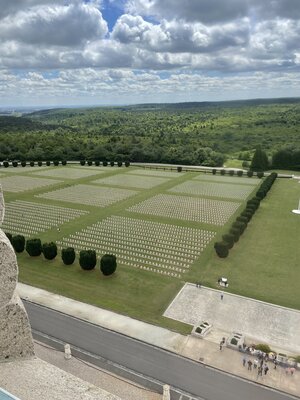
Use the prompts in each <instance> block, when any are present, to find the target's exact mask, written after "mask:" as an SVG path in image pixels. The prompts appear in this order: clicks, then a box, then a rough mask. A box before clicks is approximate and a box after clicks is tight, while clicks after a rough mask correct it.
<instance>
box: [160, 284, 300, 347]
mask: <svg viewBox="0 0 300 400" xmlns="http://www.w3.org/2000/svg"><path fill="white" fill-rule="evenodd" d="M221 293H222V292H221V291H219V290H214V289H209V288H206V287H201V288H197V287H196V285H194V284H189V283H187V284H185V285H184V287H183V288H182V290H181V291H180V292H179V294H178V295H177V296H176V298H175V299H174V300H173V302H172V303H171V304H170V306H169V307H168V309H167V310H166V312H165V313H164V316H166V317H168V318H172V319H175V320H178V321H182V322H185V323H187V324H191V325H195V324H197V323H199V322H200V321H207V322H209V323H211V324H212V325H213V329H212V334H213V331H214V329H215V330H218V331H222V332H228V333H231V332H239V333H242V334H244V335H245V336H246V338H249V339H252V340H255V341H256V342H262V343H267V344H269V345H270V347H271V348H274V350H276V349H277V348H279V349H286V350H288V351H290V352H292V353H297V354H298V353H300V335H299V332H300V311H297V310H292V309H289V308H285V307H280V306H276V305H273V304H269V303H264V302H261V301H258V300H254V299H250V298H246V297H241V296H237V295H234V294H231V293H226V292H225V293H224V296H223V300H222V299H221ZM209 335H210V334H209ZM209 335H208V337H209Z"/></svg>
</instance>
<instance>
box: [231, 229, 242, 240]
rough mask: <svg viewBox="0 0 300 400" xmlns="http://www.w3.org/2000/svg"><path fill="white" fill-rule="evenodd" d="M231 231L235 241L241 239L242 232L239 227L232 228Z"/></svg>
mask: <svg viewBox="0 0 300 400" xmlns="http://www.w3.org/2000/svg"><path fill="white" fill-rule="evenodd" d="M229 233H230V234H231V235H232V236H233V240H234V243H236V242H238V241H239V238H240V236H241V232H240V230H239V229H238V228H230V229H229Z"/></svg>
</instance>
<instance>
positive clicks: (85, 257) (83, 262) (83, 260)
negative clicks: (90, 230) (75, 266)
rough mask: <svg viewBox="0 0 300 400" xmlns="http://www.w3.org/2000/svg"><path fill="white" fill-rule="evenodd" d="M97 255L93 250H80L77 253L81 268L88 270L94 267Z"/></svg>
mask: <svg viewBox="0 0 300 400" xmlns="http://www.w3.org/2000/svg"><path fill="white" fill-rule="evenodd" d="M96 263H97V257H96V252H95V250H81V252H80V253H79V265H80V266H81V268H82V269H84V270H86V271H90V270H92V269H94V268H95V266H96Z"/></svg>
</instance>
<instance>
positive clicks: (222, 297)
mask: <svg viewBox="0 0 300 400" xmlns="http://www.w3.org/2000/svg"><path fill="white" fill-rule="evenodd" d="M223 299H224V292H221V300H223Z"/></svg>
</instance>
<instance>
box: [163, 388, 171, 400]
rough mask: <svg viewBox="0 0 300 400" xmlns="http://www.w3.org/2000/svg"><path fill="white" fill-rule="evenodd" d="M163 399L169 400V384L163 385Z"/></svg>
mask: <svg viewBox="0 0 300 400" xmlns="http://www.w3.org/2000/svg"><path fill="white" fill-rule="evenodd" d="M163 390H164V392H163V400H170V399H171V397H170V386H169V385H164V387H163Z"/></svg>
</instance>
